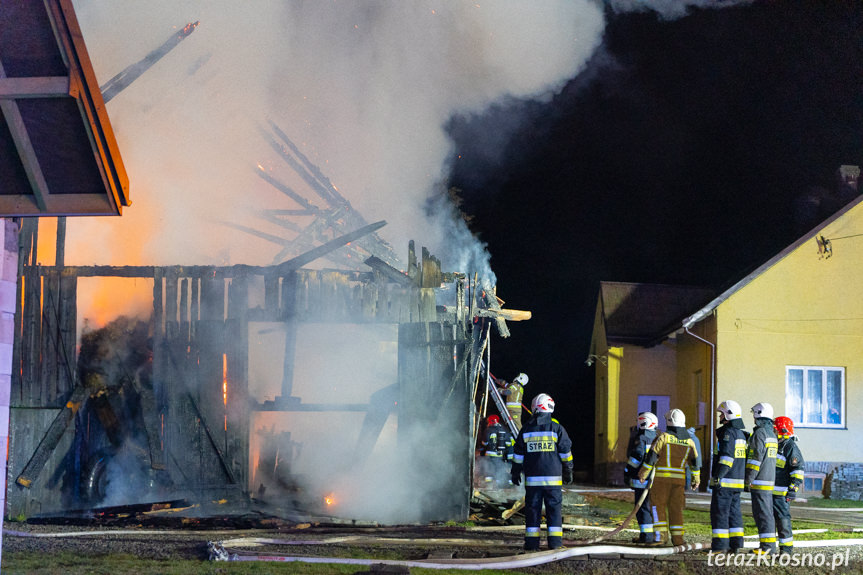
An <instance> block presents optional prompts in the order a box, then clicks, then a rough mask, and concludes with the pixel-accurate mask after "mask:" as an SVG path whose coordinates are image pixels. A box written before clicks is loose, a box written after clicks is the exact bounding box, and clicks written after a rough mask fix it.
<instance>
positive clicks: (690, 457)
mask: <svg viewBox="0 0 863 575" xmlns="http://www.w3.org/2000/svg"><path fill="white" fill-rule="evenodd" d="M665 423H666V431H664V432H663V433H662V434H660V436H659V437H657V438H656V441H654V442H653V445H651V446H650V451H648V452H647V456H646V457H645V458H644V463H642V464H641V468H640V469H639V470H638V479H639V480H640V481H647V480H648V477H649V476H650V473H651V471H653V470H654V469H655V471H654V473H655V476H654V479H653V487H652V488H651V490H650V503H651V507H652V509H653V513H654V517H655V518H656V521H655V522H654V523H653V529H654V531H656V532H658V535H657V537H656V541H655V542H654V543H653V545H664V544H666V543H667V542H668V539H666V532H665V528H666V527H668V531H669V532H670V533H671V542H672V544H673V545H683V507H684V506H685V505H686V469H685V468H686V466H687V465H689V467H690V469H691V471H692V488H693V489H698V485H699V483H700V482H701V454H699V453H698V448H697V447H696V446H695V442H694V441H692V438H691V437H690V436H689V432H688V431H687V430H686V416H685V415H684V414H683V412H682V411H680V410H679V409H672V410H670V411H668V412H667V413H666V414H665Z"/></svg>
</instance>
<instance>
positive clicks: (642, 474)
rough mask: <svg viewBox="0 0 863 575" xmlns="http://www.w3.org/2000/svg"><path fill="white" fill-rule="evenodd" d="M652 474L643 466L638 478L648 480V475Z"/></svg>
mask: <svg viewBox="0 0 863 575" xmlns="http://www.w3.org/2000/svg"><path fill="white" fill-rule="evenodd" d="M648 475H650V472H649V471H648V470H647V469H645V468H644V467H642V468H641V469H639V470H638V480H639V481H647V476H648Z"/></svg>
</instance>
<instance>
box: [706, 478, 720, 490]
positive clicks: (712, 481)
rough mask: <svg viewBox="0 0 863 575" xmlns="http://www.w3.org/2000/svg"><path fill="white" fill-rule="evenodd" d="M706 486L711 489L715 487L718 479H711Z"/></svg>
mask: <svg viewBox="0 0 863 575" xmlns="http://www.w3.org/2000/svg"><path fill="white" fill-rule="evenodd" d="M707 485H709V486H710V487H711V488H713V487H717V486H718V485H719V478H718V477H711V478H710V481H708V482H707Z"/></svg>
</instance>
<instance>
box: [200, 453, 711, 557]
mask: <svg viewBox="0 0 863 575" xmlns="http://www.w3.org/2000/svg"><path fill="white" fill-rule="evenodd" d="M654 471H655V470H651V474H650V478H649V480H648V487H647V488H646V489H645V490H644V492H643V493H642V494H641V497H639V499H638V501H636V502H635V506H634V507H633V509H632V511H631V512H630V513H629V515H628V516H627V517H626V518H625V519H624V520H623V522H622V523H621V524H620V525H619V526H617V527H616V528H614V529H613V530H611V531H609V532H608V533H604V534H602V535H600V536H598V537H594V538H592V539H587V540H584V541H578V542H573V543H571V545H570V546H569V547H565V548H560V549H552V550H548V551H539V552H534V553H530V554H523V555H512V556H507V557H495V558H482V559H437V560H432V561H430V560H415V561H402V560H375V559H353V558H345V557H308V556H289V555H257V554H253V553H250V552H246V551H237V550H235V549H234V548H235V547H236V546H259V545H292V544H293V545H295V544H308V543H304V542H297V541H284V540H276V539H257V538H255V539H237V540H231V541H223V542H213V541H211V542H209V543H208V548H209V551H210V558H211V559H212V560H214V561H279V562H307V563H339V564H350V565H378V564H383V565H395V566H403V567H425V568H427V569H465V570H480V569H515V568H520V567H532V566H536V565H543V564H545V563H551V562H554V561H561V560H564V559H569V558H572V557H577V556H581V555H603V554H611V553H615V554H627V555H645V556H656V555H670V554H673V553H681V552H683V551H695V550H699V549H704V547H705V545H704V544H703V543H691V544H685V545H677V546H673V547H652V548H644V547H628V546H621V545H597V543H599V542H601V541H603V540H605V539H607V538H609V537H612V536H614V535H616V534H617V533H620V532H621V531H622V530H623V529H625V528H626V526H627V525H628V524H629V522H630V521H632V519H633V517H635V513H636V512H637V511H638V509H639V507H641V505H642V503H644V500H645V499H646V498H647V494H648V493H649V490H650V486H651V485H652V482H653V475H654ZM513 509H515V506H514V507H513ZM319 543H324V542H319Z"/></svg>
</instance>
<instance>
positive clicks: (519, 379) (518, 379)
mask: <svg viewBox="0 0 863 575" xmlns="http://www.w3.org/2000/svg"><path fill="white" fill-rule="evenodd" d="M515 382H516V383H520V384H521V385H527V374H526V373H520V374H518V375H517V376H515Z"/></svg>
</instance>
